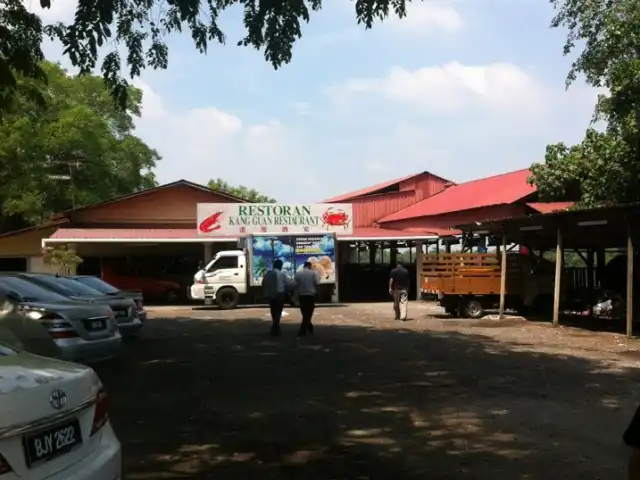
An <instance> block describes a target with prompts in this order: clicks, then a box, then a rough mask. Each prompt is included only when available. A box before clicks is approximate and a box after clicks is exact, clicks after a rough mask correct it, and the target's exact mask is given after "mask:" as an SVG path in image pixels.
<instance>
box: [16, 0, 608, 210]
mask: <svg viewBox="0 0 640 480" xmlns="http://www.w3.org/2000/svg"><path fill="white" fill-rule="evenodd" d="M28 1H29V2H30V4H31V5H33V4H36V5H37V3H38V1H37V0H28ZM52 3H53V7H52V10H51V11H47V12H44V13H43V18H44V20H45V21H51V20H55V19H63V20H65V19H68V18H70V15H71V14H72V12H73V7H74V0H53V2H52ZM354 5H355V4H354V3H353V2H350V1H347V0H342V1H340V0H328V1H326V3H325V5H324V8H323V10H322V11H321V12H319V13H316V14H315V15H314V16H313V17H312V19H311V22H310V24H309V25H306V26H305V27H304V36H303V38H302V39H301V40H300V41H299V43H298V44H297V45H296V47H295V50H294V57H293V61H292V63H291V64H289V65H286V66H284V67H282V68H281V69H279V70H277V71H275V70H273V68H272V67H271V66H270V65H269V64H267V63H266V62H265V61H264V58H263V56H262V53H261V52H258V51H255V50H251V49H246V48H241V47H236V46H235V44H236V41H237V40H238V39H239V38H241V36H242V33H243V30H242V24H241V17H240V15H239V13H240V12H239V11H238V10H234V9H232V10H230V11H228V12H226V13H225V15H224V16H223V18H222V27H223V30H224V31H225V33H226V34H227V39H228V42H227V46H220V45H215V46H212V47H211V48H210V49H209V53H208V54H207V55H206V56H202V55H200V54H198V53H197V52H196V50H195V48H194V47H193V45H192V42H191V40H190V38H189V37H188V36H187V35H184V36H174V37H171V38H170V39H169V42H168V43H169V48H170V62H169V68H168V70H166V71H146V72H145V73H144V74H143V76H142V78H140V79H138V80H137V84H138V86H140V87H141V88H142V89H143V91H144V93H145V98H144V108H143V116H142V118H141V119H140V120H139V121H138V122H137V133H138V135H140V136H141V137H142V138H143V139H144V140H145V141H146V142H147V143H148V144H149V145H150V146H152V147H154V148H156V149H157V150H158V151H159V152H160V153H161V155H162V156H163V159H162V161H161V162H159V164H158V167H157V170H156V174H157V176H158V180H159V181H160V182H161V183H166V182H170V181H174V180H177V179H179V178H186V179H188V180H192V181H195V182H199V183H206V182H207V180H208V179H209V178H213V177H222V178H224V179H225V180H227V181H229V182H231V183H233V184H244V185H247V186H250V187H253V188H256V189H258V190H260V191H262V192H264V193H266V194H269V195H271V196H274V197H276V198H277V199H278V200H281V201H285V202H307V201H308V202H315V201H320V200H323V199H325V198H328V197H331V196H334V195H337V194H340V193H344V192H346V191H350V190H355V189H358V188H362V187H365V186H368V185H370V184H373V183H377V182H380V181H384V180H387V179H390V178H394V177H401V176H404V175H408V174H410V173H415V172H419V171H423V170H428V171H431V172H433V173H435V174H437V175H439V176H442V177H445V178H448V179H450V180H452V181H456V182H461V181H465V180H471V179H474V178H479V177H483V176H488V175H492V174H497V173H502V172H505V171H510V170H516V169H520V168H525V167H528V166H529V165H530V164H531V163H532V162H536V161H540V160H542V159H543V157H544V149H545V146H546V144H548V143H553V142H557V141H565V142H568V143H573V142H577V141H579V140H580V139H581V137H582V134H583V133H584V130H585V128H586V127H587V125H588V123H589V120H590V118H591V113H592V110H593V106H594V103H595V98H596V92H595V91H594V90H592V89H590V88H588V87H586V86H584V85H583V84H581V83H576V84H575V85H574V86H573V87H572V88H571V89H570V90H569V91H568V92H566V91H565V88H564V80H565V76H566V73H567V71H568V69H569V66H570V59H568V58H564V57H563V56H562V47H563V41H564V32H563V31H560V30H551V29H550V28H549V24H550V21H551V18H552V16H553V10H552V7H551V5H550V3H549V2H546V1H540V0H519V1H512V0H453V1H448V0H432V1H429V0H426V1H425V2H414V3H412V4H411V5H410V6H409V14H408V17H407V18H406V19H403V20H398V19H395V18H393V19H389V20H388V21H386V22H384V23H382V24H378V25H376V26H375V27H374V28H373V30H370V31H365V30H364V29H363V28H362V27H360V26H357V24H356V21H355V11H354V8H355V7H354ZM33 8H34V10H35V9H37V8H38V7H37V6H34V7H33ZM45 52H46V54H47V55H48V57H49V58H50V59H51V60H58V59H59V54H60V53H59V52H60V48H59V47H58V46H56V45H47V46H46V48H45Z"/></svg>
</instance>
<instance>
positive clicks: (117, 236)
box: [49, 228, 236, 242]
mask: <svg viewBox="0 0 640 480" xmlns="http://www.w3.org/2000/svg"><path fill="white" fill-rule="evenodd" d="M49 238H51V239H64V240H85V241H86V240H95V241H96V242H99V241H100V240H107V241H109V240H131V241H137V240H176V241H180V240H202V241H206V240H211V239H209V238H207V239H204V238H202V237H200V236H199V235H198V231H197V230H196V229H195V228H59V229H58V230H56V231H55V233H54V234H53V235H51V237H49ZM215 238H216V239H220V240H221V241H223V240H225V239H226V240H228V241H235V240H236V239H235V237H215Z"/></svg>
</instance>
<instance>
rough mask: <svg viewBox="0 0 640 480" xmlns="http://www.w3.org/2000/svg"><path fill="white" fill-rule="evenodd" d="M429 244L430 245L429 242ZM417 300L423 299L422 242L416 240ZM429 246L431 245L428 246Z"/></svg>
mask: <svg viewBox="0 0 640 480" xmlns="http://www.w3.org/2000/svg"><path fill="white" fill-rule="evenodd" d="M427 245H429V244H428V243H427ZM415 246H416V260H415V262H416V300H418V301H419V300H421V299H422V292H421V290H422V242H416V243H415ZM427 248H429V247H427Z"/></svg>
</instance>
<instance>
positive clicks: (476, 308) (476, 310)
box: [464, 298, 484, 318]
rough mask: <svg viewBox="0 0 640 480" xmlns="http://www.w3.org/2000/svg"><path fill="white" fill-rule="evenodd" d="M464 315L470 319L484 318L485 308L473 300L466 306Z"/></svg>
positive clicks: (468, 301)
mask: <svg viewBox="0 0 640 480" xmlns="http://www.w3.org/2000/svg"><path fill="white" fill-rule="evenodd" d="M464 315H465V317H468V318H482V316H483V315H484V307H483V306H482V304H481V303H480V302H479V301H478V300H476V299H475V298H471V299H469V300H467V302H466V303H465V305H464Z"/></svg>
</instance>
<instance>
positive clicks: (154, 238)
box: [42, 228, 455, 248]
mask: <svg viewBox="0 0 640 480" xmlns="http://www.w3.org/2000/svg"><path fill="white" fill-rule="evenodd" d="M439 234H441V232H431V231H416V230H412V231H402V230H390V229H384V228H355V229H354V231H353V234H352V235H341V234H340V233H338V234H337V238H338V240H339V241H376V240H378V241H384V240H386V241H391V240H431V239H436V238H438V236H439ZM454 234H455V233H454ZM273 235H278V233H274V234H273ZM310 235H313V233H310ZM237 240H238V238H237V237H204V236H200V235H198V232H197V230H196V229H195V228H58V230H56V231H55V232H54V233H53V235H51V236H50V237H49V238H44V239H42V246H43V248H44V247H45V246H46V245H51V244H56V243H143V242H145V243H146V242H154V243H216V242H236V241H237Z"/></svg>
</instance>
